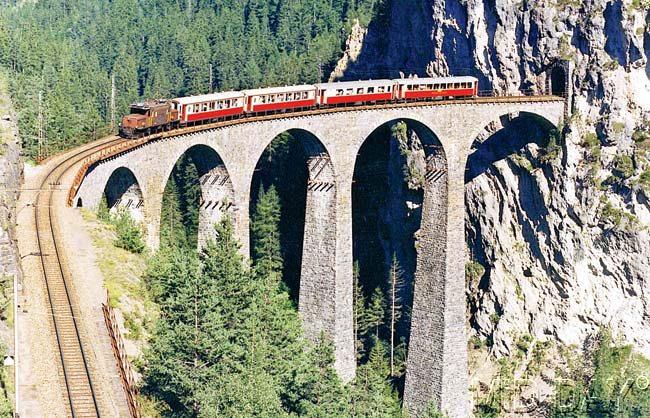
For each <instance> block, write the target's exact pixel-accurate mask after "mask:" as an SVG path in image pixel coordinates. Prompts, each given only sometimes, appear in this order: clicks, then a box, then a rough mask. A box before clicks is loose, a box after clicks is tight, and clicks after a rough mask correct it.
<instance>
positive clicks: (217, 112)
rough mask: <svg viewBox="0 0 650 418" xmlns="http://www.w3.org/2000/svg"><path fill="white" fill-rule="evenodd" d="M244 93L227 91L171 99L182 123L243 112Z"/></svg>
mask: <svg viewBox="0 0 650 418" xmlns="http://www.w3.org/2000/svg"><path fill="white" fill-rule="evenodd" d="M245 102H246V101H245V99H244V93H241V92H238V91H228V92H224V93H213V94H204V95H201V96H189V97H178V98H176V99H172V106H173V107H174V109H175V110H178V114H179V115H180V121H181V123H182V124H187V123H190V122H202V121H207V120H217V119H221V118H224V117H229V116H236V115H241V114H242V113H244V104H245Z"/></svg>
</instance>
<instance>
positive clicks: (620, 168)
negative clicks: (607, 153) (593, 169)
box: [612, 155, 634, 180]
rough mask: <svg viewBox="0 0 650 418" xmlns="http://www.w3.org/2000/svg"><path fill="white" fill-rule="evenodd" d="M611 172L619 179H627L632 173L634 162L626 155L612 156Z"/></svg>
mask: <svg viewBox="0 0 650 418" xmlns="http://www.w3.org/2000/svg"><path fill="white" fill-rule="evenodd" d="M612 172H613V174H614V175H615V176H616V177H618V178H619V179H621V180H627V179H629V178H630V177H632V176H633V175H634V163H633V162H632V158H630V157H629V156H627V155H617V156H616V157H615V158H614V169H613V170H612Z"/></svg>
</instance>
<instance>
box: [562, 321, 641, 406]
mask: <svg viewBox="0 0 650 418" xmlns="http://www.w3.org/2000/svg"><path fill="white" fill-rule="evenodd" d="M593 370H594V372H593V374H592V375H591V376H585V375H584V374H582V373H581V371H580V369H577V372H576V371H574V372H573V373H571V374H569V375H567V376H566V378H565V379H563V380H561V381H559V382H558V384H557V385H556V400H555V402H554V405H553V410H552V416H553V417H566V416H573V417H614V416H615V417H644V416H648V415H650V389H649V388H648V375H649V374H650V360H649V359H647V358H645V357H643V356H642V355H640V354H638V353H635V352H634V351H633V349H632V346H630V345H617V344H615V343H613V341H612V338H611V334H610V332H609V331H607V330H603V331H601V333H600V335H599V338H598V349H597V350H596V352H595V353H594V355H593Z"/></svg>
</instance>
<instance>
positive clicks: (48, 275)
mask: <svg viewBox="0 0 650 418" xmlns="http://www.w3.org/2000/svg"><path fill="white" fill-rule="evenodd" d="M121 141H122V140H121V139H117V137H109V138H106V139H105V140H103V141H102V142H101V143H100V144H97V143H94V145H89V146H85V147H82V148H80V149H79V150H78V152H76V153H73V154H71V155H69V156H67V157H66V158H65V159H63V161H61V162H57V163H56V165H55V166H54V167H53V168H52V169H51V170H50V171H49V173H47V174H46V175H45V177H44V179H43V182H42V183H41V185H40V187H39V192H38V194H37V197H36V207H35V210H34V213H35V225H36V235H37V242H38V247H39V251H38V253H39V255H40V259H41V266H42V270H43V278H44V280H45V285H46V289H47V296H48V302H49V307H50V311H51V312H50V313H51V315H52V321H53V325H54V334H55V335H54V336H55V338H56V343H57V347H58V351H59V359H60V362H61V370H62V371H63V379H64V382H65V388H64V389H65V393H64V397H65V399H66V400H67V405H66V410H67V412H68V413H69V415H71V416H73V417H99V416H100V408H99V405H98V402H97V396H96V395H97V394H96V389H95V388H94V387H93V383H92V377H91V373H90V368H89V364H88V358H87V356H86V353H85V352H84V344H83V342H82V338H81V335H80V332H79V325H78V323H77V322H78V319H77V318H78V315H79V312H78V304H76V303H74V302H73V300H74V299H75V297H74V295H73V294H72V292H71V284H70V278H69V273H68V269H67V268H66V265H65V257H63V256H62V253H61V250H60V248H59V247H58V245H57V242H58V241H59V238H58V228H57V225H58V223H57V219H56V214H55V213H54V212H55V211H53V210H52V200H53V194H54V192H55V191H57V188H58V187H59V185H60V182H61V178H62V177H63V175H64V174H65V173H66V172H67V171H68V170H69V169H70V168H72V167H73V166H74V165H75V164H77V163H79V162H80V161H82V160H83V159H84V158H86V157H88V156H89V155H92V154H93V153H95V152H97V151H99V150H101V149H103V148H105V147H110V146H114V145H116V144H118V143H120V142H121Z"/></svg>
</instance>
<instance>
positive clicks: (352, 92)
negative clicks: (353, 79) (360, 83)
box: [345, 89, 354, 96]
mask: <svg viewBox="0 0 650 418" xmlns="http://www.w3.org/2000/svg"><path fill="white" fill-rule="evenodd" d="M345 94H347V95H348V96H349V95H352V94H354V89H347V90H346V91H345Z"/></svg>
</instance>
